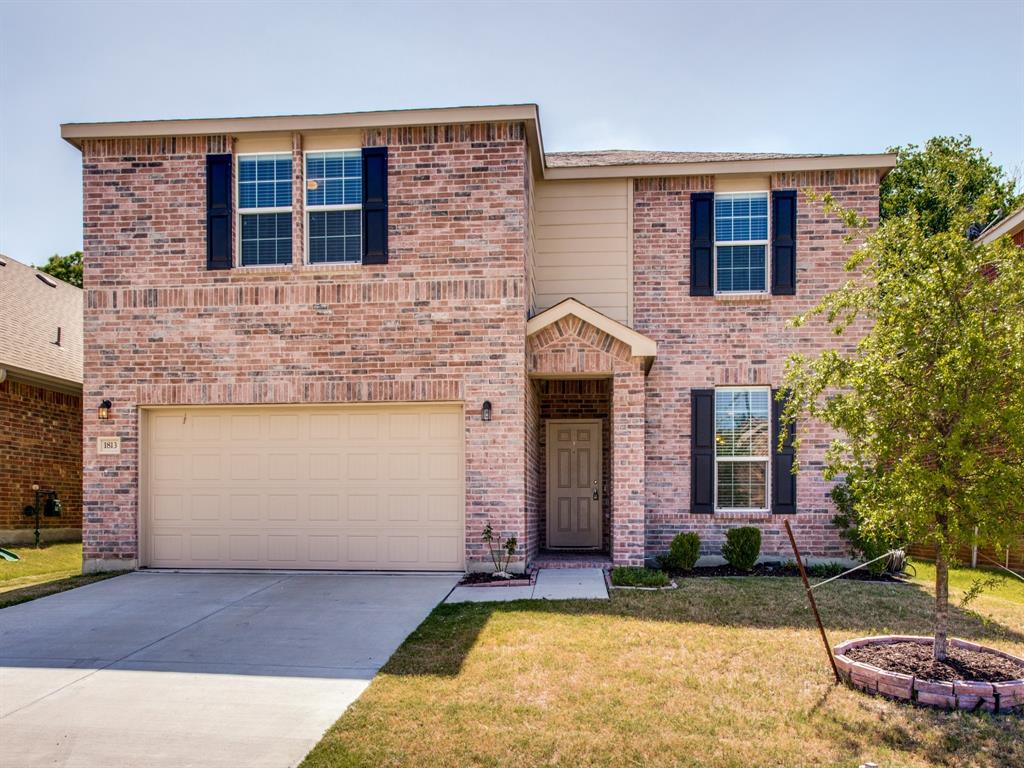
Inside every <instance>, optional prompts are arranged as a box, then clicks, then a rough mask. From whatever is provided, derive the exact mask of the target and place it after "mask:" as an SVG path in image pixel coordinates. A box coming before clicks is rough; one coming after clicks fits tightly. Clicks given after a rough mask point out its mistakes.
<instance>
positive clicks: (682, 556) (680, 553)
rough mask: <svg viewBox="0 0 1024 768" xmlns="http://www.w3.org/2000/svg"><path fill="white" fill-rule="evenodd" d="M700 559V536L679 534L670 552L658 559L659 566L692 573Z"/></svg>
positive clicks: (673, 541) (670, 546)
mask: <svg viewBox="0 0 1024 768" xmlns="http://www.w3.org/2000/svg"><path fill="white" fill-rule="evenodd" d="M699 558H700V536H698V535H697V534H696V533H689V532H687V533H680V534H677V535H676V537H675V538H674V539H672V543H671V544H670V545H669V548H668V552H666V553H665V554H664V555H661V556H660V557H659V558H658V565H660V566H661V567H662V568H664V569H666V570H671V571H692V570H693V567H694V566H695V565H696V564H697V560H698V559H699Z"/></svg>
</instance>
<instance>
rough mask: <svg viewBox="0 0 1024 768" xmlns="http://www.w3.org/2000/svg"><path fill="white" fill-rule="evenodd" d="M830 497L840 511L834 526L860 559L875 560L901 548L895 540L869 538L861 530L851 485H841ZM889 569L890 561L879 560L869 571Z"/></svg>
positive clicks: (834, 518) (855, 497) (833, 489)
mask: <svg viewBox="0 0 1024 768" xmlns="http://www.w3.org/2000/svg"><path fill="white" fill-rule="evenodd" d="M829 495H830V496H831V497H832V501H834V502H835V505H836V509H838V510H839V514H838V515H836V516H835V517H833V518H832V524H833V525H834V526H836V528H838V529H839V535H840V536H842V537H843V538H844V539H846V540H847V541H848V542H849V543H850V547H851V549H853V551H854V553H855V554H857V556H858V557H860V558H861V559H863V560H865V561H867V560H874V559H875V558H878V557H881V556H882V555H884V554H885V553H886V552H889V551H891V550H894V549H897V548H898V547H899V542H897V541H896V540H895V538H891V537H890V538H885V537H874V536H869V535H868V534H867V533H866V532H865V531H864V530H863V529H862V528H861V523H862V520H861V516H860V514H859V513H858V512H857V496H856V494H855V492H854V490H853V488H852V487H850V485H848V484H847V483H845V482H842V483H839V484H838V485H836V486H834V487H833V488H832V490H831V491H830V492H829ZM887 569H888V560H878V561H877V562H874V563H872V564H871V565H869V566H868V570H869V571H871V572H872V573H876V574H878V573H884V572H885V571H886V570H887ZM895 572H896V573H899V571H895Z"/></svg>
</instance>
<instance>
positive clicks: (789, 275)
mask: <svg viewBox="0 0 1024 768" xmlns="http://www.w3.org/2000/svg"><path fill="white" fill-rule="evenodd" d="M772 293H773V294H775V295H776V296H793V295H795V294H796V190H795V189H779V190H776V191H774V192H772Z"/></svg>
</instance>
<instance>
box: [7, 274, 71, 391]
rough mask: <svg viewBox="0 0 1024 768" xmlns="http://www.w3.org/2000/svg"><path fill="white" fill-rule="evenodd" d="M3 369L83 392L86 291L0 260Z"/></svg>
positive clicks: (33, 379)
mask: <svg viewBox="0 0 1024 768" xmlns="http://www.w3.org/2000/svg"><path fill="white" fill-rule="evenodd" d="M58 328H60V344H59V345H58V344H57V343H56V342H57V329H58ZM0 368H4V369H7V370H8V371H10V373H11V374H12V375H15V376H18V377H19V378H24V379H27V380H30V381H34V382H37V383H41V384H52V385H56V386H57V387H58V388H63V389H65V390H71V391H81V388H82V289H81V288H76V287H75V286H73V285H69V284H68V283H65V282H64V281H63V280H58V279H57V278H55V277H51V276H50V275H46V274H43V273H42V272H39V271H38V270H37V269H35V268H34V267H30V266H28V265H27V264H22V263H21V262H20V261H15V260H14V259H12V258H10V257H9V256H3V255H0Z"/></svg>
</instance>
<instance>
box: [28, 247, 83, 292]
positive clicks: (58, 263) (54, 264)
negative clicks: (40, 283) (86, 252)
mask: <svg viewBox="0 0 1024 768" xmlns="http://www.w3.org/2000/svg"><path fill="white" fill-rule="evenodd" d="M39 271H40V272H45V273H46V274H48V275H53V276H54V277H56V278H57V279H58V280H63V281H64V282H65V283H71V285H76V286H78V287H79V288H81V287H82V252H81V251H75V252H74V253H69V254H68V255H67V256H58V255H57V254H53V256H51V257H50V260H49V261H47V262H46V263H45V264H44V265H43V266H41V267H39Z"/></svg>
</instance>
